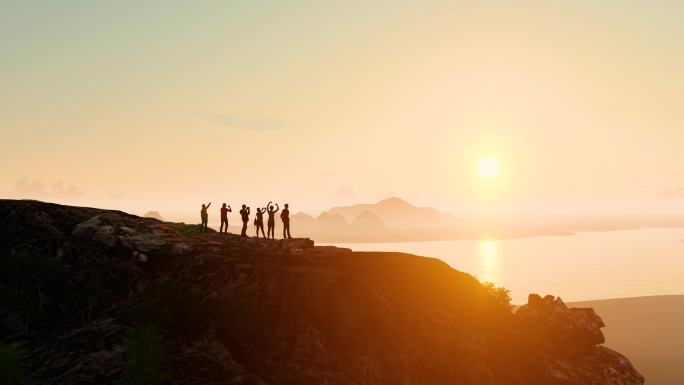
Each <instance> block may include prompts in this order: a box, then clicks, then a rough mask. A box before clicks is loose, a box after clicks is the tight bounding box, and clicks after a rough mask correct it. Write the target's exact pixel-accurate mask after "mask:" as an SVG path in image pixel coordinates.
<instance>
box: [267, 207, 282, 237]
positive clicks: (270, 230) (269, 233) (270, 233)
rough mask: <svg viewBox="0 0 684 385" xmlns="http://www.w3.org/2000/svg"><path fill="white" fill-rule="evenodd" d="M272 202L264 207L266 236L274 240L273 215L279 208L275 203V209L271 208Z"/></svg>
mask: <svg viewBox="0 0 684 385" xmlns="http://www.w3.org/2000/svg"><path fill="white" fill-rule="evenodd" d="M272 203H273V202H268V204H267V205H266V209H267V213H268V228H267V236H268V238H275V213H277V212H278V211H279V210H280V207H279V206H278V204H277V203H276V204H275V206H276V208H275V209H274V208H273V204H272Z"/></svg>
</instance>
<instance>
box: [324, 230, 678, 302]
mask: <svg viewBox="0 0 684 385" xmlns="http://www.w3.org/2000/svg"><path fill="white" fill-rule="evenodd" d="M683 239H684V230H681V229H657V228H656V229H640V230H625V231H608V232H591V233H580V234H578V235H575V236H549V237H534V238H521V239H507V240H494V239H485V240H479V241H469V240H464V241H435V242H402V243H338V244H335V245H336V246H340V247H348V248H351V249H353V250H355V251H399V252H406V253H411V254H417V255H422V256H426V257H435V258H439V259H441V260H443V261H444V262H446V263H448V264H449V265H451V266H452V267H454V268H455V269H458V270H461V271H464V272H467V273H470V274H472V275H474V276H475V277H477V278H478V279H479V280H481V281H492V282H494V283H495V284H496V285H498V286H504V287H506V288H508V289H510V290H511V295H512V297H513V302H514V303H524V302H526V301H527V295H528V294H529V293H539V294H542V295H544V294H554V295H559V296H561V297H562V298H563V299H564V300H566V301H580V300H589V299H604V298H621V297H639V296H647V295H660V294H684V279H683V278H684V242H682V240H683Z"/></svg>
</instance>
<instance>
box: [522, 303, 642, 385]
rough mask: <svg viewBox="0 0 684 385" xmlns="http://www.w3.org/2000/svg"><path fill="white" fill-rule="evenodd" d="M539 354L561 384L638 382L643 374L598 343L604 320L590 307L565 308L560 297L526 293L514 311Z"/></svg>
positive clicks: (551, 373) (617, 354)
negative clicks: (525, 298) (523, 301)
mask: <svg viewBox="0 0 684 385" xmlns="http://www.w3.org/2000/svg"><path fill="white" fill-rule="evenodd" d="M515 316H516V319H517V322H519V323H520V324H521V329H522V330H526V331H528V333H529V336H530V338H531V339H533V340H534V343H535V346H536V347H537V349H538V351H539V352H540V354H541V355H542V356H543V360H544V363H545V366H546V367H547V369H548V373H549V375H550V376H551V377H552V378H553V379H554V381H555V382H557V383H562V384H566V383H567V384H597V385H599V384H641V383H643V382H644V378H643V377H642V376H641V375H640V374H639V373H638V372H636V371H635V370H633V368H632V364H631V363H630V362H629V360H628V359H627V358H625V357H624V356H622V355H621V354H619V353H617V352H615V351H613V350H611V349H608V348H606V347H602V346H599V345H601V344H603V343H604V342H605V338H604V336H603V332H602V331H601V328H602V327H604V326H605V325H604V323H603V321H602V320H601V317H599V316H598V315H597V314H596V313H595V312H594V310H593V309H591V308H568V307H567V306H566V305H565V303H564V302H563V300H562V299H561V298H560V297H554V296H552V295H547V296H545V297H544V298H542V297H541V296H539V295H538V294H530V295H529V297H528V301H527V304H526V305H523V306H521V307H520V308H519V309H518V310H517V312H516V313H515Z"/></svg>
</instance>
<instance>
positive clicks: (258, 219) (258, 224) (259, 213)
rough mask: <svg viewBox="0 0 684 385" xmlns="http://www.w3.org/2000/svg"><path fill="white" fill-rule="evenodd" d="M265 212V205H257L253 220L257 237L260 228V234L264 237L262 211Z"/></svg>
mask: <svg viewBox="0 0 684 385" xmlns="http://www.w3.org/2000/svg"><path fill="white" fill-rule="evenodd" d="M265 212H266V207H264V208H259V207H257V211H256V219H255V220H254V227H256V235H257V238H259V230H260V229H261V235H263V236H264V238H266V233H264V213H265Z"/></svg>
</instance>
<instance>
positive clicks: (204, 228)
mask: <svg viewBox="0 0 684 385" xmlns="http://www.w3.org/2000/svg"><path fill="white" fill-rule="evenodd" d="M209 206H211V202H209V203H208V204H206V205H205V204H204V203H202V210H201V211H200V216H201V217H202V224H201V225H200V232H202V233H203V232H205V231H207V225H208V223H209V214H208V213H207V209H208V208H209Z"/></svg>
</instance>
